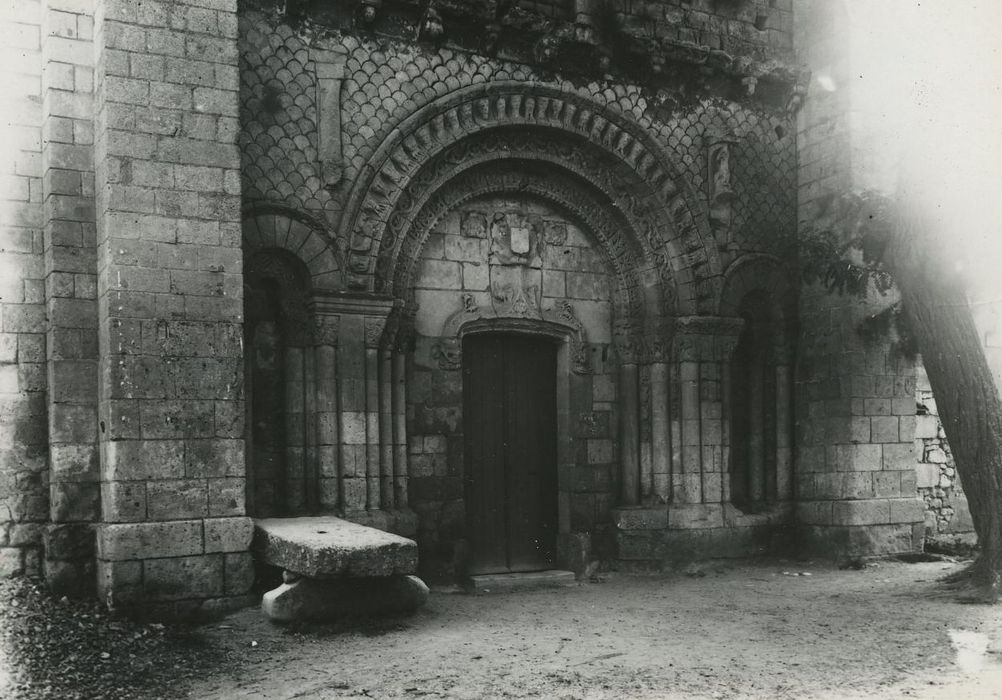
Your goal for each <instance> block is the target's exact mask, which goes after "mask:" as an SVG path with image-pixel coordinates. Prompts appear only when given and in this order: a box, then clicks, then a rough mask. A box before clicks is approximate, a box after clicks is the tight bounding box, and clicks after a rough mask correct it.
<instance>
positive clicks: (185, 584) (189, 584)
mask: <svg viewBox="0 0 1002 700" xmlns="http://www.w3.org/2000/svg"><path fill="white" fill-rule="evenodd" d="M221 595H223V555H222V554H206V555H201V556H193V557H177V558H171V559H150V560H148V561H145V562H143V596H144V598H145V599H146V600H181V599H184V598H213V597H216V596H221Z"/></svg>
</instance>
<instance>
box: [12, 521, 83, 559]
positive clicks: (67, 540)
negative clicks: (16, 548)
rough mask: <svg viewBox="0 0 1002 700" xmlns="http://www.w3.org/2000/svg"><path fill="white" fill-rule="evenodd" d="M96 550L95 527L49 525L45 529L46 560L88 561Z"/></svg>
mask: <svg viewBox="0 0 1002 700" xmlns="http://www.w3.org/2000/svg"><path fill="white" fill-rule="evenodd" d="M12 544H16V543H12ZM94 549H95V542H94V526H93V525H91V524H90V523H72V524H62V525H49V526H48V527H47V528H46V529H45V557H46V559H87V558H90V557H93V556H94Z"/></svg>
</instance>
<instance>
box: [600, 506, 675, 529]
mask: <svg viewBox="0 0 1002 700" xmlns="http://www.w3.org/2000/svg"><path fill="white" fill-rule="evenodd" d="M612 522H613V524H614V525H615V526H616V528H617V529H619V530H664V529H665V528H667V527H668V507H667V506H662V507H660V508H616V509H613V511H612Z"/></svg>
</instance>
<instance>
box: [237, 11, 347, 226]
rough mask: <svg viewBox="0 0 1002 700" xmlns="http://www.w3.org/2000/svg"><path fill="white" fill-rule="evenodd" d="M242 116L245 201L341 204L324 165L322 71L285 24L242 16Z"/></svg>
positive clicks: (313, 207) (324, 209)
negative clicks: (318, 76) (324, 176)
mask: <svg viewBox="0 0 1002 700" xmlns="http://www.w3.org/2000/svg"><path fill="white" fill-rule="evenodd" d="M240 36H241V40H240V49H241V63H240V120H241V125H242V130H241V132H240V137H239V140H238V144H239V146H240V152H241V157H242V168H241V173H242V182H243V188H244V189H243V193H244V201H245V202H247V201H254V200H266V201H269V202H275V203H281V204H284V205H286V206H289V207H291V208H293V209H298V210H302V211H306V212H311V213H314V214H321V213H322V214H326V215H328V216H327V218H328V219H330V214H331V213H332V212H334V211H335V210H336V207H335V205H334V202H333V201H332V199H331V196H330V193H329V192H328V191H327V190H326V189H324V187H323V182H322V181H321V177H320V175H321V173H320V167H319V163H318V158H317V153H318V150H317V149H318V138H319V135H318V131H317V120H318V115H317V103H316V81H315V78H314V75H315V69H314V66H313V62H312V61H311V60H310V58H309V49H308V47H307V45H306V44H305V43H304V42H303V40H302V39H301V38H300V37H298V36H296V35H295V34H294V33H293V31H292V29H290V28H289V27H288V26H287V25H285V24H280V25H278V26H277V27H274V28H272V27H271V26H269V25H268V23H266V22H264V21H262V18H261V17H260V16H256V15H254V14H248V15H246V16H244V17H242V18H241V20H240Z"/></svg>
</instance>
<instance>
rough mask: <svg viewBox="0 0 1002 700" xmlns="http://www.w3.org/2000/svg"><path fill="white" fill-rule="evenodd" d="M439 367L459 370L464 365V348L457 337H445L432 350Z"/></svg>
mask: <svg viewBox="0 0 1002 700" xmlns="http://www.w3.org/2000/svg"><path fill="white" fill-rule="evenodd" d="M431 354H432V357H433V358H434V359H435V361H436V362H438V366H439V369H444V370H457V369H461V368H462V366H463V349H462V347H461V346H460V345H459V341H458V340H456V339H455V338H443V339H442V340H441V341H439V342H438V343H436V344H435V346H434V347H433V348H432V350H431Z"/></svg>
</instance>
